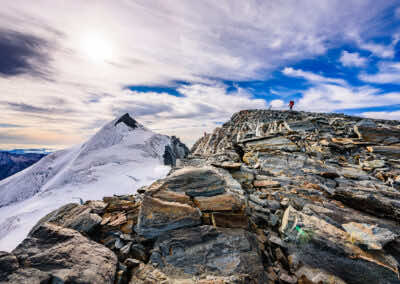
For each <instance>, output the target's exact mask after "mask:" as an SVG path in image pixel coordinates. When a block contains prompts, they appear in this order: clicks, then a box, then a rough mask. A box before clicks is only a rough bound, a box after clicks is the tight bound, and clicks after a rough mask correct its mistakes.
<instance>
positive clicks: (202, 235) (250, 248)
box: [151, 226, 267, 283]
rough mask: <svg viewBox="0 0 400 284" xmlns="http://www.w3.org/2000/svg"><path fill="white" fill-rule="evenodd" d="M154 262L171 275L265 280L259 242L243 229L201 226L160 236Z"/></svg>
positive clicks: (155, 249)
mask: <svg viewBox="0 0 400 284" xmlns="http://www.w3.org/2000/svg"><path fill="white" fill-rule="evenodd" d="M151 262H152V263H154V264H157V265H158V267H159V268H160V269H161V270H163V271H164V272H166V273H168V274H174V273H176V274H179V273H186V274H189V275H200V274H202V273H207V274H210V275H217V276H229V275H235V274H247V275H249V276H250V277H251V278H252V279H253V280H255V281H257V282H256V283H266V280H267V279H266V276H265V273H264V268H263V265H262V259H261V255H260V252H259V249H258V246H257V241H256V239H255V237H254V235H253V234H252V233H249V232H247V231H245V230H242V229H226V228H214V227H212V226H200V227H195V228H188V229H181V230H176V231H172V232H170V233H168V234H165V235H162V236H160V237H159V238H158V239H157V241H156V243H155V245H154V250H153V253H152V255H151Z"/></svg>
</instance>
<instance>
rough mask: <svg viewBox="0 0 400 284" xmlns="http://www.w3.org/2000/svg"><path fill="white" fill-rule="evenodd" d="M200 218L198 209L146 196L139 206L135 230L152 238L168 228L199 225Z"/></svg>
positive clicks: (168, 229)
mask: <svg viewBox="0 0 400 284" xmlns="http://www.w3.org/2000/svg"><path fill="white" fill-rule="evenodd" d="M200 218H201V213H200V211H199V209H196V208H193V207H192V206H190V205H187V204H182V203H178V202H167V201H162V200H160V199H157V198H152V197H147V196H146V197H145V198H144V199H143V202H142V205H141V208H140V212H139V217H138V224H137V232H138V234H140V235H143V236H145V237H146V238H154V237H157V236H159V235H161V234H163V233H165V232H167V231H170V230H174V229H179V228H183V227H191V226H196V225H199V224H201V220H200Z"/></svg>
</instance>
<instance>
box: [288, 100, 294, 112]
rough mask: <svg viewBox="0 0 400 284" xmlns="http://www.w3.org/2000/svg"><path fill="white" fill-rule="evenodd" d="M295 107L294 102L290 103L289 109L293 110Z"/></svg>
mask: <svg viewBox="0 0 400 284" xmlns="http://www.w3.org/2000/svg"><path fill="white" fill-rule="evenodd" d="M293 106H294V101H290V102H289V109H290V110H292V109H293Z"/></svg>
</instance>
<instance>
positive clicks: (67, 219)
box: [30, 203, 102, 234]
mask: <svg viewBox="0 0 400 284" xmlns="http://www.w3.org/2000/svg"><path fill="white" fill-rule="evenodd" d="M92 211H93V209H92V208H91V207H90V206H88V205H79V204H77V203H69V204H66V205H64V206H62V207H60V208H59V209H56V210H54V211H52V212H50V213H49V214H47V215H46V216H44V217H43V218H42V219H40V220H39V222H38V223H37V224H36V225H35V226H34V227H33V228H32V230H31V232H30V234H32V233H33V232H34V231H35V230H36V229H37V228H38V227H40V226H41V225H42V224H44V223H45V222H50V223H53V224H55V225H59V226H62V227H65V228H70V229H74V230H76V231H79V232H81V233H91V232H92V231H93V230H94V229H95V228H96V226H97V225H99V224H100V223H101V220H102V219H101V217H100V216H99V215H97V214H95V213H91V212H92Z"/></svg>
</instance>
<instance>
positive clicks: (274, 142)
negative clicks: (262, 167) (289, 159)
mask: <svg viewBox="0 0 400 284" xmlns="http://www.w3.org/2000/svg"><path fill="white" fill-rule="evenodd" d="M245 146H246V148H249V149H254V150H258V151H261V152H262V151H272V150H280V151H288V152H293V151H298V150H299V147H298V146H297V145H296V144H294V143H293V142H292V141H290V140H289V139H287V138H286V137H284V136H280V137H274V138H266V139H258V140H255V141H250V142H246V143H245Z"/></svg>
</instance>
